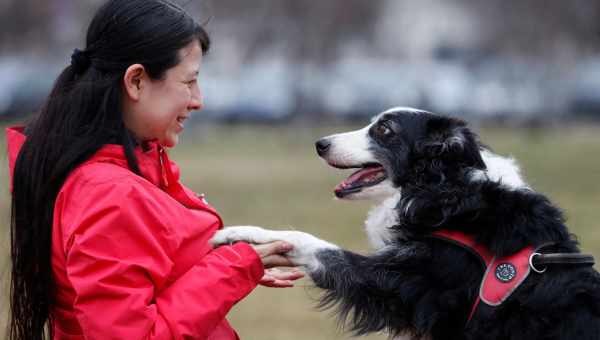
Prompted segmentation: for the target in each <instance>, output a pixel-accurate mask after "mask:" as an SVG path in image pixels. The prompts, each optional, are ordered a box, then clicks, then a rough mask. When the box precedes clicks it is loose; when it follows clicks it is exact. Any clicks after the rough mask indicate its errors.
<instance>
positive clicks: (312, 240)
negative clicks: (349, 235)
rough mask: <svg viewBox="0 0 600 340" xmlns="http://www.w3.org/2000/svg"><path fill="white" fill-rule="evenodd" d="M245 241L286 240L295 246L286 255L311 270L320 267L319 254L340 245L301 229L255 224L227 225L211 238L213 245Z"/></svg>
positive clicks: (262, 242)
mask: <svg viewBox="0 0 600 340" xmlns="http://www.w3.org/2000/svg"><path fill="white" fill-rule="evenodd" d="M237 241H244V242H248V243H253V244H264V243H270V242H274V241H285V242H287V243H290V244H291V245H293V246H294V249H292V250H291V251H289V252H288V253H286V257H288V258H289V259H290V261H292V263H294V264H295V265H297V266H304V267H306V268H307V270H308V271H309V272H312V271H316V270H318V269H319V268H320V266H321V263H320V261H319V260H318V256H317V254H318V253H319V252H321V251H324V250H335V249H339V247H338V246H336V245H334V244H331V243H329V242H326V241H323V240H321V239H319V238H317V237H315V236H313V235H311V234H308V233H304V232H301V231H278V230H268V229H263V228H260V227H253V226H235V227H227V228H225V229H222V230H219V231H217V233H216V234H215V236H214V237H213V238H212V239H211V241H210V242H211V243H212V244H213V245H220V244H228V243H233V242H237Z"/></svg>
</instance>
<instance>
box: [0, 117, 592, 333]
mask: <svg viewBox="0 0 600 340" xmlns="http://www.w3.org/2000/svg"><path fill="white" fill-rule="evenodd" d="M345 129H346V128H345V127H341V126H332V127H319V128H310V127H256V126H254V127H248V126H238V127H228V126H205V127H198V128H197V129H196V130H194V131H192V130H188V131H186V134H185V136H184V139H183V141H182V143H181V145H179V146H178V147H177V148H176V149H175V150H173V152H172V158H173V159H175V160H176V161H177V162H178V163H179V165H180V166H181V169H182V178H183V182H184V183H186V184H187V185H188V186H190V187H191V188H193V189H194V190H196V191H198V192H204V193H205V194H206V195H207V198H208V200H209V202H210V203H211V204H212V205H214V206H215V207H217V208H218V210H219V212H220V213H221V215H222V216H223V218H224V221H225V224H226V225H236V224H254V225H261V226H267V227H273V228H281V229H283V228H295V229H299V230H304V231H308V232H310V233H314V234H316V235H318V236H319V237H322V238H325V239H327V240H330V241H332V242H335V243H337V244H339V245H341V246H344V247H346V248H349V249H352V250H355V251H358V252H366V251H368V250H369V247H368V244H367V241H366V237H365V235H364V233H363V231H362V228H363V227H362V224H363V221H364V219H365V216H366V213H367V211H368V209H369V207H370V204H369V203H364V202H363V203H355V202H354V203H351V202H342V201H337V200H335V199H333V198H332V197H333V195H332V189H333V187H334V186H335V185H336V184H337V183H338V182H339V181H340V180H341V179H342V178H343V177H344V174H345V172H340V171H337V170H334V169H332V168H329V167H327V166H326V165H325V164H324V163H323V162H322V161H320V160H319V159H318V158H317V157H316V155H315V152H314V150H313V149H314V148H313V143H314V141H315V140H316V139H317V138H318V137H321V136H324V135H327V134H330V133H333V132H339V131H343V130H345ZM480 135H481V137H482V140H483V141H485V142H486V143H487V144H488V145H491V146H492V147H493V148H494V150H495V151H496V152H498V153H501V154H511V155H513V156H515V157H516V158H517V160H519V163H520V164H521V166H522V168H523V172H524V174H525V176H526V178H527V179H528V181H529V183H531V184H532V186H533V187H534V188H535V189H537V190H538V191H541V192H544V193H546V194H547V195H548V196H549V197H550V198H551V199H552V200H553V201H554V202H556V203H557V204H558V205H559V206H560V207H561V208H563V210H564V211H565V213H566V215H567V217H568V224H569V227H570V228H571V230H572V231H573V232H574V233H576V234H577V235H578V236H579V237H580V240H581V243H582V248H583V250H584V251H585V252H589V253H592V254H594V255H595V256H596V258H600V229H599V228H596V225H597V223H598V222H597V221H598V220H600V206H599V204H598V203H599V202H600V158H599V157H598V155H600V128H597V127H577V128H575V127H574V128H568V129H564V128H563V129H560V130H559V129H536V130H525V129H497V128H494V129H483V130H482V131H480ZM6 167H7V164H6V161H3V164H0V175H1V177H2V178H3V179H4V180H3V181H2V183H1V184H0V185H1V186H0V192H1V195H0V217H1V221H2V222H3V223H2V225H3V226H8V203H9V201H8V193H7V188H6V184H7V182H8V178H7V172H6ZM7 230H8V228H4V229H3V232H2V236H0V247H2V251H3V252H4V254H7V252H8V244H7V242H8V240H7V233H8V231H7ZM0 258H6V255H2V257H0ZM2 267H3V268H2V270H0V273H6V271H7V269H6V268H7V265H4V266H2ZM2 277H3V278H4V281H6V278H7V276H6V275H3V276H2ZM5 294H6V293H5ZM318 296H319V291H318V290H317V289H315V288H312V287H311V285H310V282H309V281H308V280H303V281H302V282H300V284H299V286H298V287H296V288H293V289H269V288H263V287H259V288H258V289H256V290H255V291H254V292H253V293H252V294H251V295H250V296H249V297H248V298H247V299H245V300H243V301H242V302H240V303H239V304H238V305H237V306H236V307H235V308H234V310H233V311H232V312H231V313H230V316H229V319H230V321H231V323H232V324H233V326H234V327H235V328H236V329H237V330H238V332H239V333H240V335H241V337H242V338H243V339H250V340H254V339H257V340H275V339H286V340H287V339H289V340H294V339H313V340H321V339H322V340H325V339H327V340H332V339H348V338H350V336H349V335H348V334H345V333H343V332H340V331H339V330H338V329H337V326H336V323H335V321H334V319H333V318H332V317H331V315H330V314H329V313H328V312H320V311H317V310H316V309H315V308H314V306H315V301H316V298H317V297H318ZM0 301H3V302H2V304H1V305H0V314H2V313H4V317H3V318H5V317H6V307H7V306H6V303H5V302H4V301H7V300H6V299H5V298H0ZM2 309H4V311H2ZM385 338H386V337H385V336H383V335H373V336H371V337H368V339H385Z"/></svg>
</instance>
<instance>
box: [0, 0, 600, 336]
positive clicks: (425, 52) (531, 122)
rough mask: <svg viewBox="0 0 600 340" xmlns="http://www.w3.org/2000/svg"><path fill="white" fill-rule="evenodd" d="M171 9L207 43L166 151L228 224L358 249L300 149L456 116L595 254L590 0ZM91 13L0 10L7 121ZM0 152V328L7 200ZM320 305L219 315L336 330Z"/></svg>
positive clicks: (598, 81) (345, 210) (67, 5)
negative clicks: (425, 116) (328, 138)
mask: <svg viewBox="0 0 600 340" xmlns="http://www.w3.org/2000/svg"><path fill="white" fill-rule="evenodd" d="M178 2H179V3H180V4H182V5H184V6H185V8H186V9H187V10H188V11H189V12H190V13H192V14H193V15H194V16H195V17H196V18H197V19H198V20H199V21H200V22H205V23H206V27H207V29H208V31H209V33H210V34H211V37H212V40H213V46H212V48H211V51H210V52H209V54H208V56H207V57H206V58H205V59H204V63H203V69H202V71H201V76H200V79H201V87H202V90H203V92H204V97H205V109H204V110H203V111H202V112H198V113H195V114H194V115H193V119H192V120H191V121H190V122H189V123H191V124H190V126H189V127H188V128H187V130H186V132H185V135H184V136H183V142H182V143H181V145H179V146H178V147H177V148H176V149H174V150H173V152H172V154H173V158H175V159H176V160H177V161H178V162H179V163H180V164H181V166H182V169H183V179H184V182H185V183H186V184H187V185H189V186H190V187H192V188H193V189H194V190H196V191H198V192H205V193H206V194H207V196H208V198H209V201H210V202H211V203H212V204H213V205H214V206H216V207H217V208H218V209H219V211H220V212H221V213H222V215H223V217H224V220H225V222H226V224H229V225H234V224H257V225H264V226H271V227H275V228H282V229H283V228H289V227H293V228H296V229H301V230H306V231H309V232H312V233H315V234H317V235H318V236H321V237H323V238H326V239H328V240H331V241H332V242H335V243H338V244H340V245H342V246H344V247H347V248H350V249H353V250H355V251H358V252H368V251H369V247H368V245H367V242H366V238H365V236H364V234H363V233H362V232H361V230H362V223H363V221H364V218H365V215H366V213H367V211H368V209H369V207H370V205H369V204H368V203H348V202H340V201H336V200H333V199H332V197H333V195H332V189H333V187H334V186H335V185H336V183H337V182H339V181H341V180H342V179H343V177H344V176H345V174H342V173H340V171H337V170H333V169H330V168H328V167H327V166H325V165H324V164H323V163H322V162H320V161H319V159H318V158H317V157H316V155H315V153H314V151H313V143H314V141H315V140H316V139H317V138H318V137H320V136H323V135H327V134H331V133H334V132H340V131H344V130H348V129H353V128H356V127H358V126H360V125H361V124H365V123H367V122H368V120H369V118H370V117H371V116H373V115H374V114H376V113H377V112H380V111H382V110H384V109H386V108H388V107H390V106H398V105H401V106H413V107H419V108H423V109H427V110H430V111H434V112H438V113H445V114H450V115H454V116H459V117H463V118H465V119H467V120H469V121H470V122H471V124H472V126H473V127H474V129H475V130H476V131H477V132H478V133H479V134H480V135H481V137H482V139H483V141H484V142H485V143H487V144H489V145H490V146H491V147H492V148H494V149H495V150H496V151H497V152H499V153H501V154H506V155H513V156H514V157H516V158H517V159H518V160H519V162H520V164H521V165H522V167H523V171H524V174H525V176H526V178H527V179H528V181H529V183H531V185H532V186H533V187H534V188H535V189H537V190H539V191H541V192H544V193H546V194H547V195H548V196H549V197H550V199H551V200H553V201H554V202H555V203H556V204H558V205H559V206H561V207H562V208H563V210H564V211H565V214H566V216H567V217H568V224H569V227H570V228H571V229H572V231H573V232H574V233H576V234H577V235H578V236H579V238H580V241H581V244H582V248H583V250H584V251H585V252H589V253H592V254H594V255H596V258H600V231H599V228H598V227H597V224H598V222H597V221H598V220H600V209H598V208H599V206H598V204H599V202H600V159H599V157H598V155H600V125H598V122H600V2H598V1H593V0H571V1H564V0H504V1H492V0H437V1H435V0H420V1H416V0H372V1H365V0H327V1H314V0H313V1H309V0H253V1H239V0H202V1H199V0H191V1H178ZM102 3H103V1H102V0H77V1H75V0H0V125H1V126H2V127H5V126H8V125H10V124H14V123H21V122H24V121H26V119H27V118H28V117H30V116H31V114H32V113H33V112H35V111H36V109H37V108H38V107H39V106H40V104H41V103H42V102H43V100H44V99H45V96H46V95H47V94H48V91H49V89H50V87H51V85H52V83H53V81H54V79H55V77H56V76H57V75H58V73H59V72H60V71H61V70H62V68H64V67H65V66H66V65H67V64H68V63H69V62H70V56H71V53H72V51H73V49H75V48H83V47H84V44H85V41H84V40H85V31H86V28H87V25H88V23H89V21H90V20H91V17H92V16H93V13H94V11H95V10H96V9H97V8H98V7H99V6H100V5H101V4H102ZM2 143H3V142H2ZM1 146H2V148H3V149H4V144H2V145H1ZM0 160H1V162H2V163H3V164H2V166H1V167H0V174H1V175H2V179H3V180H2V181H1V183H0V189H1V194H0V218H1V224H0V231H1V233H0V247H1V249H2V253H0V254H1V255H0V256H1V257H0V259H1V260H0V279H1V280H2V284H3V286H4V289H3V290H2V293H1V294H0V327H2V324H3V322H4V321H5V319H6V318H7V315H8V311H7V309H8V305H7V302H6V301H7V299H6V294H7V289H6V287H7V284H8V273H9V267H8V260H7V256H8V251H9V248H8V225H9V224H8V223H9V220H8V216H9V203H10V197H9V194H8V173H7V161H6V157H5V156H2V157H1V158H0ZM318 296H319V291H318V290H316V289H314V288H311V284H310V282H309V281H308V280H304V281H302V282H301V283H300V284H299V287H297V288H294V289H286V290H273V289H267V288H259V289H257V290H256V291H255V292H254V293H252V294H251V295H250V296H249V297H248V299H246V300H244V301H242V302H241V303H240V304H238V306H236V307H235V309H234V310H233V312H232V313H231V317H230V319H231V321H232V323H233V324H234V327H235V328H236V329H238V331H239V333H240V334H241V336H242V338H243V339H258V340H270V339H306V338H311V339H315V340H318V339H347V338H349V337H350V335H349V334H347V333H344V332H343V330H341V329H340V328H339V327H338V326H337V324H336V322H335V319H334V318H332V317H331V314H330V313H328V312H320V311H317V310H316V309H315V308H314V306H315V301H316V298H317V297H318ZM0 334H1V333H0ZM384 338H385V336H383V335H373V336H371V337H369V339H384Z"/></svg>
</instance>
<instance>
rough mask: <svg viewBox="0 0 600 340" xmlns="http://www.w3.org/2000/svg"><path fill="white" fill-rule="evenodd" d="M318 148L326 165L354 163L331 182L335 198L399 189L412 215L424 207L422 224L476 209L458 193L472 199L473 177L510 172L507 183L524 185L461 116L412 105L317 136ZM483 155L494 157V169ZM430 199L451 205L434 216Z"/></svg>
mask: <svg viewBox="0 0 600 340" xmlns="http://www.w3.org/2000/svg"><path fill="white" fill-rule="evenodd" d="M316 148H317V152H318V154H319V156H321V157H322V158H323V159H324V160H325V161H326V162H327V163H328V164H329V165H331V166H333V167H336V168H341V169H348V168H356V169H358V170H357V171H356V172H354V173H353V174H352V175H350V176H349V177H348V178H347V179H345V180H344V181H343V182H342V183H340V184H339V185H338V186H337V187H336V188H335V195H336V196H337V197H338V198H341V199H375V200H379V201H380V200H384V199H386V198H388V197H390V196H392V195H394V194H396V193H398V192H401V193H402V200H401V203H400V206H399V207H398V208H399V209H401V211H402V213H403V214H407V215H410V216H412V217H413V218H414V219H416V218H417V216H418V215H420V213H421V212H423V213H426V214H427V216H429V217H428V218H430V219H431V221H426V224H437V223H438V222H441V221H445V220H446V219H447V217H448V216H449V215H453V214H460V213H463V212H465V211H466V210H469V209H470V208H473V209H475V207H474V206H471V207H469V205H468V204H465V202H464V201H463V200H462V199H463V198H464V197H462V196H461V197H459V196H460V195H461V194H464V195H463V196H465V197H466V196H469V199H470V202H471V203H475V202H476V201H475V200H476V199H477V198H476V197H474V196H473V195H472V194H473V193H465V192H464V190H466V187H467V186H468V185H469V184H471V183H476V182H482V181H485V180H502V178H504V177H509V178H510V180H511V183H508V184H509V185H514V186H520V185H523V183H522V181H521V179H520V176H519V175H518V168H517V167H516V166H515V165H514V162H512V160H510V159H506V158H503V157H500V156H497V155H494V154H492V153H491V152H490V151H488V150H486V149H485V148H484V147H483V146H482V145H481V144H480V143H479V141H478V138H477V136H476V135H475V134H474V133H473V132H472V131H471V130H470V129H469V128H468V127H467V124H466V123H465V122H464V121H462V120H460V119H457V118H451V117H446V116H441V115H436V114H433V113H431V112H427V111H422V110H416V109H411V108H393V109H390V110H387V111H385V112H383V113H381V114H379V115H377V116H376V117H375V118H374V119H373V120H372V122H371V124H369V125H368V126H366V127H364V128H362V129H360V130H356V131H351V132H346V133H341V134H336V135H332V136H328V137H324V138H322V139H320V140H319V141H317V143H316ZM484 158H488V159H490V160H492V161H494V168H495V169H494V171H492V172H490V171H488V169H487V166H486V163H487V162H486V161H485V159H484ZM431 204H436V205H441V206H440V207H438V208H439V209H449V211H445V212H443V213H442V212H440V215H441V216H436V215H437V214H435V213H433V210H435V209H433V207H432V206H431ZM411 206H412V208H411ZM432 213H433V214H432ZM419 218H420V217H419ZM414 222H419V223H422V222H423V221H416V220H415V221H414Z"/></svg>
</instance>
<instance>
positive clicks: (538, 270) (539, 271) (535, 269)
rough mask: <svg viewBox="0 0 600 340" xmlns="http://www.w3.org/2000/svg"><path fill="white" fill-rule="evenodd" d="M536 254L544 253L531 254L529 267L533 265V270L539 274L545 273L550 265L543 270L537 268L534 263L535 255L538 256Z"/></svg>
mask: <svg viewBox="0 0 600 340" xmlns="http://www.w3.org/2000/svg"><path fill="white" fill-rule="evenodd" d="M536 255H538V256H542V254H540V253H532V254H531V255H530V256H529V267H531V269H533V271H534V272H536V273H538V274H542V273H544V272H545V271H546V270H547V269H548V267H544V269H543V270H540V269H537V268H536V267H535V266H534V265H533V257H534V256H536Z"/></svg>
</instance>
